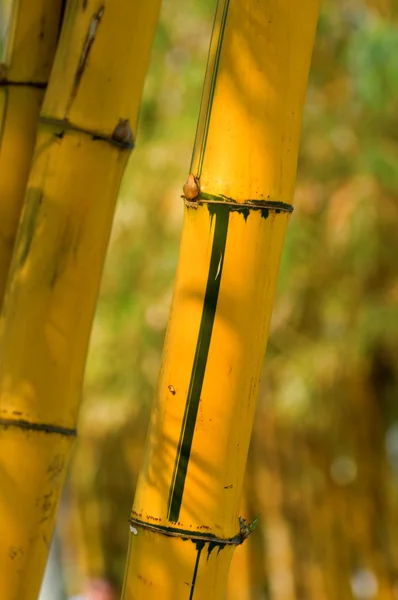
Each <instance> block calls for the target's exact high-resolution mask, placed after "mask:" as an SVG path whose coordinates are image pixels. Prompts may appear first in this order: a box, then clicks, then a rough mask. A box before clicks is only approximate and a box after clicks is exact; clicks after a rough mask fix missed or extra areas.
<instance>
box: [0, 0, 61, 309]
mask: <svg viewBox="0 0 398 600" xmlns="http://www.w3.org/2000/svg"><path fill="white" fill-rule="evenodd" d="M62 4H63V3H62V0H0V22H1V32H0V55H1V61H0V62H1V64H0V309H1V306H2V304H3V296H4V290H5V286H6V281H7V276H8V271H9V267H10V262H11V256H12V251H13V248H14V242H15V236H16V231H17V226H18V221H19V217H20V213H21V207H22V202H23V197H24V194H25V188H26V182H27V180H28V176H29V169H30V163H31V159H32V155H33V150H34V144H35V138H36V130H37V118H38V116H39V111H40V106H41V103H42V101H43V96H44V91H45V88H46V85H47V81H48V77H49V75H50V70H51V66H52V61H53V57H54V54H55V49H56V42H57V38H58V33H59V27H60V18H61V8H62Z"/></svg>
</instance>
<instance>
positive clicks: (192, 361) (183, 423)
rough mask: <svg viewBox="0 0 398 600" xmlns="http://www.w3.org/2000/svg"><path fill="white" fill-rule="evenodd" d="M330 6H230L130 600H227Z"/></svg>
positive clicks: (186, 243) (203, 132)
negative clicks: (322, 25)
mask: <svg viewBox="0 0 398 600" xmlns="http://www.w3.org/2000/svg"><path fill="white" fill-rule="evenodd" d="M318 11H319V2H318V1H317V0H305V1H304V2H299V1H298V0H293V1H291V0H270V1H269V2H266V3H265V2H260V1H254V2H248V1H247V0H231V1H228V0H220V1H219V3H218V7H217V14H216V19H215V25H214V29H213V35H212V41H211V48H210V54H209V60H208V66H207V71H206V77H205V82H204V90H203V97H202V104H201V110H200V115H199V122H198V128H197V135H196V139H195V145H194V152H193V158H192V164H191V172H190V174H189V176H188V179H187V182H186V184H185V185H184V224H183V230H182V238H181V246H180V255H179V263H178V269H177V276H176V282H175V287H174V294H173V300H172V305H171V312H170V318H169V323H168V328H167V333H166V339H165V344H164V349H163V357H162V364H161V369H160V375H159V381H158V387H157V392H156V396H155V401H154V405H153V410H152V417H151V424H150V428H149V432H148V437H147V443H146V449H145V456H144V461H143V465H142V469H141V473H140V477H139V481H138V485H137V490H136V496H135V499H134V504H133V509H132V513H131V519H130V543H129V551H128V557H127V564H126V571H125V580H124V588H123V594H122V597H123V600H133V599H134V600H144V599H145V600H152V599H153V600H155V599H156V600H157V599H158V598H162V599H163V600H169V599H170V600H171V599H173V600H176V599H177V600H192V599H193V600H210V599H214V600H219V599H220V598H225V596H226V589H227V577H228V570H229V566H230V562H231V558H232V554H233V551H234V549H235V548H236V546H237V545H239V544H241V543H242V542H244V540H245V538H246V537H247V536H248V535H249V534H250V533H251V532H252V530H253V529H254V526H255V523H251V522H250V520H252V519H253V518H254V517H255V515H251V519H249V517H248V516H246V517H245V518H244V517H242V516H240V515H239V506H240V500H241V491H242V482H243V475H244V470H245V464H246V458H247V452H248V446H249V441H250V435H251V430H252V426H253V418H254V409H255V401H256V396H257V391H258V383H259V378H260V373H261V367H262V363H263V358H264V353H265V348H266V342H267V337H268V329H269V323H270V318H271V312H272V305H273V299H274V294H275V287H276V281H277V275H278V269H279V263H280V257H281V253H282V248H283V243H284V238H285V232H286V227H287V223H288V220H289V217H290V214H291V212H292V210H293V208H292V202H293V192H294V185H295V177H296V168H297V155H298V147H299V135H300V125H301V117H302V110H303V104H304V97H305V89H306V85H307V78H308V72H309V66H310V60H311V52H312V47H313V41H314V35H315V29H316V23H317V18H318Z"/></svg>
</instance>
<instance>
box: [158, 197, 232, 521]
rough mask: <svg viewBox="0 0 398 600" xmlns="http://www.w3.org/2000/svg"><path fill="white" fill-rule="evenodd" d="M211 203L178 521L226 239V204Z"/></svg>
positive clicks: (180, 458) (172, 516) (174, 493)
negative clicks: (211, 225)
mask: <svg viewBox="0 0 398 600" xmlns="http://www.w3.org/2000/svg"><path fill="white" fill-rule="evenodd" d="M213 206H215V208H212V209H211V210H212V211H214V215H215V226H214V238H213V246H212V250H211V257H210V266H209V273H208V278H207V285H206V292H205V297H204V303H203V312H202V319H201V322H200V327H199V335H198V341H197V344H196V351H195V358H194V361H193V367H192V372H191V380H190V382H189V389H188V396H187V400H186V404H185V412H184V417H183V422H182V427H181V433H180V439H179V442H178V447H177V455H176V460H175V463H174V471H173V477H172V481H171V486H170V492H169V501H168V514H167V518H168V519H169V521H171V522H173V523H176V522H177V521H178V518H179V514H180V509H181V503H182V496H183V493H184V486H185V479H186V475H187V469H188V462H189V457H190V454H191V447H192V440H193V436H194V431H195V426H196V418H197V415H198V409H199V402H200V395H201V393H202V386H203V380H204V376H205V371H206V363H207V357H208V354H209V348H210V342H211V336H212V332H213V325H214V319H215V315H216V308H217V301H218V294H219V291H220V283H221V277H222V270H223V264H224V254H225V245H226V241H227V233H228V223H229V209H228V207H227V206H222V205H213Z"/></svg>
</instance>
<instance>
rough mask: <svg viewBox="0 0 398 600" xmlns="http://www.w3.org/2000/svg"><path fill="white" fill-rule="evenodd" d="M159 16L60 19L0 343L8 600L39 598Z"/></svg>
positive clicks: (104, 9)
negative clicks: (119, 194)
mask: <svg viewBox="0 0 398 600" xmlns="http://www.w3.org/2000/svg"><path fill="white" fill-rule="evenodd" d="M158 9H159V2H158V1H157V0H154V1H151V2H146V3H145V5H144V4H143V3H142V2H141V1H140V0H135V1H133V2H128V3H126V2H125V1H124V0H118V1H104V2H102V3H99V2H97V1H95V0H92V1H90V0H88V1H87V2H83V3H81V2H78V1H77V0H70V2H69V3H68V5H67V8H66V13H65V16H64V20H63V27H62V32H61V37H60V42H59V46H58V49H57V54H56V58H55V62H54V68H53V71H52V74H51V81H50V84H49V88H48V90H47V92H46V97H45V101H44V105H43V109H42V112H41V118H40V126H39V132H38V138H37V142H36V148H35V154H34V158H33V165H32V169H31V172H30V176H29V181H28V185H27V192H26V196H25V202H24V209H23V215H22V220H21V224H20V228H19V232H18V239H17V242H16V250H15V252H14V257H13V262H12V266H11V273H10V278H9V281H8V286H7V292H6V301H5V306H4V314H3V320H2V323H1V331H0V394H1V397H0V402H1V419H0V427H1V436H0V444H1V446H0V457H1V471H0V490H1V491H0V520H1V522H2V523H4V524H5V525H4V528H3V532H2V533H3V535H2V538H1V542H0V569H1V571H0V596H1V598H4V600H16V599H18V600H28V599H29V600H30V599H32V600H33V599H35V598H36V597H37V594H38V590H39V587H40V581H41V577H42V573H43V570H44V566H45V561H46V557H47V553H48V547H49V543H50V540H51V534H52V530H53V525H54V520H55V514H56V509H57V505H58V500H59V495H60V492H61V489H62V483H63V479H64V475H65V469H66V465H67V462H68V456H69V452H70V448H71V445H72V443H73V440H74V437H75V435H76V421H77V415H78V409H79V403H80V396H81V384H82V378H83V372H84V365H85V359H86V352H87V345H88V341H89V334H90V329H91V324H92V319H93V314H94V309H95V303H96V299H97V294H98V287H99V282H100V276H101V271H102V266H103V261H104V256H105V252H106V247H107V243H108V238H109V232H110V229H111V223H112V215H113V210H114V206H115V201H116V197H117V192H118V188H119V184H120V180H121V177H122V174H123V171H124V168H125V165H126V162H127V159H128V156H129V154H130V151H131V149H132V147H133V145H134V139H135V133H136V123H137V116H138V109H139V104H140V98H141V93H142V87H143V83H144V78H145V73H146V69H147V65H148V62H149V56H150V48H151V43H152V38H153V34H154V29H155V25H156V19H157V14H158ZM127 73H128V75H127Z"/></svg>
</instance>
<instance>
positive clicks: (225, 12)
mask: <svg viewBox="0 0 398 600" xmlns="http://www.w3.org/2000/svg"><path fill="white" fill-rule="evenodd" d="M229 2H230V0H225V4H224V9H223V12H222V16H221V24H220V33H219V36H218V40H217V48H216V51H215V59H214V66H213V72H212V74H211V83H210V90H209V96H208V98H206V97H204V92H203V95H202V100H201V107H200V117H199V121H198V127H197V129H196V138H197V137H198V135H199V131H200V127H201V125H202V107H203V104H204V103H205V102H206V109H205V111H206V112H205V117H204V127H203V137H202V140H201V147H200V152H199V160H198V168H197V170H196V173H195V175H196V176H197V177H198V178H199V177H200V176H201V174H202V167H203V160H204V155H205V150H206V143H207V136H208V132H209V124H210V117H211V110H212V107H213V98H214V92H215V89H216V83H217V74H218V67H219V64H220V57H221V48H222V43H223V39H224V31H225V25H226V22H227V15H228V9H229ZM214 29H215V24H214V27H213V35H214ZM210 60H211V57H210V56H209V59H208V63H207V68H209V66H210ZM207 75H208V74H207V73H206V76H207ZM205 89H206V87H204V88H203V90H205ZM197 141H198V140H197V139H195V147H194V154H193V157H192V161H191V172H192V171H193V170H194V168H193V160H194V156H195V155H196V152H195V150H196V144H197Z"/></svg>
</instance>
